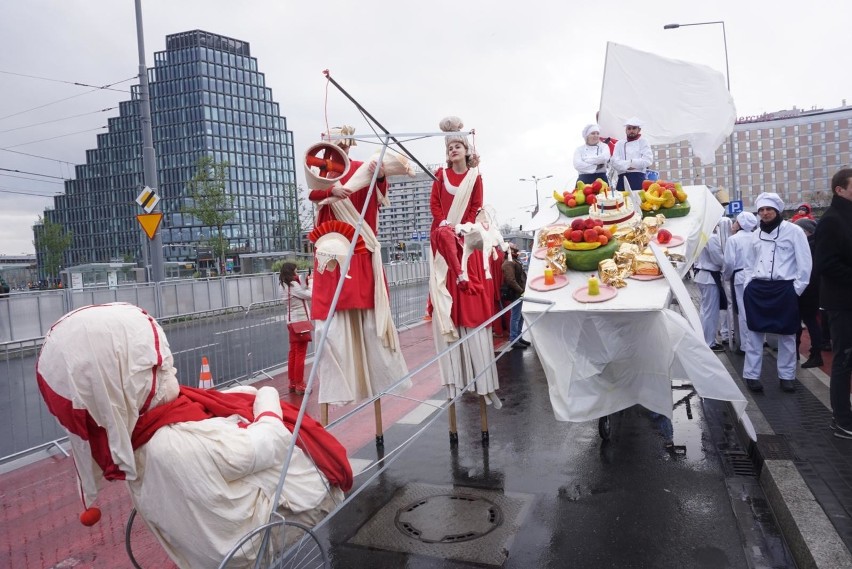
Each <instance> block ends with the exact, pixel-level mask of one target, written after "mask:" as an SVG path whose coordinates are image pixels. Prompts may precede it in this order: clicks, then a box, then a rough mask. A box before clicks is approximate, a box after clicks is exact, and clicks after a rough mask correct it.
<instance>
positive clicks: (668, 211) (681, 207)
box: [642, 200, 689, 218]
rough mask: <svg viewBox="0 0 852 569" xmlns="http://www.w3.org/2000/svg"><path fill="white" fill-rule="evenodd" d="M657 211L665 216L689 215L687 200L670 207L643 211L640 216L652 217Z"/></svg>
mask: <svg viewBox="0 0 852 569" xmlns="http://www.w3.org/2000/svg"><path fill="white" fill-rule="evenodd" d="M658 213H662V214H663V215H665V216H666V218H672V217H684V216H687V215H689V200H686V201H685V202H683V203H678V204H675V205H673V206H672V207H661V208H660V209H658V210H657V211H643V212H642V217H654V216H655V215H657V214H658Z"/></svg>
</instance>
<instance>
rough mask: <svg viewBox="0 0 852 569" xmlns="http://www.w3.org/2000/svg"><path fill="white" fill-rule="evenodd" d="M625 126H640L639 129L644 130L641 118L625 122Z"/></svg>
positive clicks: (631, 118)
mask: <svg viewBox="0 0 852 569" xmlns="http://www.w3.org/2000/svg"><path fill="white" fill-rule="evenodd" d="M624 126H638V127H639V128H642V119H640V118H639V117H630V118H629V119H627V120H626V121H624Z"/></svg>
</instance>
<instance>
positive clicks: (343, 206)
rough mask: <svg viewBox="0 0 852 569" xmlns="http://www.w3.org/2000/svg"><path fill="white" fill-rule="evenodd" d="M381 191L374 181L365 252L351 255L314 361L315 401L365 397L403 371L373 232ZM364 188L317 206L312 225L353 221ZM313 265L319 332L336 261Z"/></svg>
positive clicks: (383, 185)
mask: <svg viewBox="0 0 852 569" xmlns="http://www.w3.org/2000/svg"><path fill="white" fill-rule="evenodd" d="M361 164H362V163H361V162H358V161H354V160H353V161H351V162H350V168H349V170H348V172H347V173H346V175H345V176H344V177H343V178H342V179H341V180H340V184H341V185H345V184H346V182H347V181H348V180H349V178H350V177H352V175H353V174H354V173H355V171H356V170H358V168H359V167H360V166H361ZM386 192H387V182H385V181H381V182H377V183H376V188H375V191H374V192H373V193H372V195H371V196H370V202H369V203H368V204H367V209H366V211H365V213H364V224H363V225H362V227H361V236H362V237H363V239H364V243H365V245H366V247H367V250H368V252H366V253H363V254H356V255H353V257H352V260H351V262H350V264H349V271H348V274H347V275H346V281H345V283H344V285H343V289H342V290H341V293H340V298H339V300H338V303H337V307H336V310H335V314H334V316H333V317H332V321H331V326H330V327H329V331H328V341H327V342H326V347H325V351H324V352H323V354H322V356H321V357H320V358H318V359H317V361H316V362H315V365H317V366H318V368H317V373H318V376H319V378H320V386H319V402H320V403H329V404H341V405H342V404H346V403H351V402H353V401H359V400H362V399H367V398H369V397H373V396H374V395H375V394H376V393H379V392H381V391H382V390H384V389H386V388H387V387H388V386H390V385H392V384H393V383H395V382H396V381H398V380H399V379H400V378H401V377H403V376H405V375H407V374H408V367H407V366H406V364H405V360H404V359H403V357H402V351H401V349H400V345H399V335H398V333H397V330H396V326H395V325H394V323H393V319H392V315H391V310H390V300H389V297H388V289H387V283H386V282H385V274H384V269H383V268H382V259H381V254H380V248H381V244H380V243H379V240H378V238H377V237H376V228H377V227H378V217H379V207H381V205H386V204H388V203H389V202H388V200H387V198H386V196H385V194H386ZM368 193H369V186H368V187H364V188H360V189H358V190H356V191H354V192H353V193H352V194H350V195H349V197H348V198H346V199H342V200H339V201H335V202H333V203H330V204H327V205H322V206H319V212H318V214H317V220H316V225H317V226H319V225H321V224H322V223H324V222H326V221H330V220H339V221H344V222H346V223H348V224H350V225H352V226H357V224H358V221H359V218H360V214H361V210H362V209H363V207H364V204H365V203H366V200H367V194H368ZM331 195H332V194H331V188H328V189H325V190H312V191H311V192H310V194H309V199H310V200H311V201H312V202H314V203H318V202H320V201H322V200H324V199H325V198H328V197H331ZM315 266H316V268H317V270H316V271H315V272H314V284H313V303H312V305H311V311H312V317H313V319H314V320H317V321H318V322H317V325H316V330H317V331H318V332H319V333H322V330H323V328H324V326H325V320H326V319H328V316H329V314H328V312H329V308H330V306H331V301H332V299H333V298H334V291H335V290H336V288H337V283H338V280H339V279H340V265H336V266H335V267H334V268H333V269H328V268H326V269H325V270H323V271H322V272H321V271H320V270H319V269H320V268H319V265H318V264H315ZM405 387H406V386H405V385H402V386H400V388H399V389H404V388H405Z"/></svg>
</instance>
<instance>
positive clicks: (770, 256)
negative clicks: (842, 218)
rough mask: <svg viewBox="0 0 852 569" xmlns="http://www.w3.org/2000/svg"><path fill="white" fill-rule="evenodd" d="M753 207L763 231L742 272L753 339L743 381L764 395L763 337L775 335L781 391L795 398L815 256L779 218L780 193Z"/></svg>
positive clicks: (760, 199) (798, 232)
mask: <svg viewBox="0 0 852 569" xmlns="http://www.w3.org/2000/svg"><path fill="white" fill-rule="evenodd" d="M755 205H756V206H757V215H758V216H759V217H760V224H759V225H760V227H759V229H758V230H757V231H755V232H754V233H753V234H752V239H751V243H750V245H751V246H750V247H749V248H748V250H747V253H748V256H747V260H746V263H745V269H743V272H744V273H745V283H746V284H745V291H744V293H743V304H744V305H745V310H746V323H747V324H748V331H747V332H746V333H747V334H748V335H749V338H748V341H747V342H746V344H747V349H746V357H745V365H744V366H743V379H744V380H745V383H746V385H747V386H748V388H749V389H751V390H752V391H755V392H757V391H763V384H761V382H760V370H761V366H762V363H763V341H764V338H765V334H777V335H778V361H777V371H778V379H779V380H780V384H781V389H782V390H783V391H785V392H788V393H791V392H793V391H795V390H796V384H795V380H796V361H797V357H796V331H797V330H798V329H799V328H801V321H800V320H799V295H800V294H802V292H804V290H805V287H807V286H808V282H809V281H810V277H811V251H810V249H809V248H808V240H807V238H806V237H805V234H804V232H802V230H801V229H799V228H798V227H796V226H794V225H793V224H792V223H790V222H788V221H784V219H783V218H782V217H781V212H782V211H784V202H783V201H782V200H781V198H780V197H778V194H776V193H774V192H763V193H762V194H760V195H759V196H757V199H756V200H755ZM847 396H848V391H847Z"/></svg>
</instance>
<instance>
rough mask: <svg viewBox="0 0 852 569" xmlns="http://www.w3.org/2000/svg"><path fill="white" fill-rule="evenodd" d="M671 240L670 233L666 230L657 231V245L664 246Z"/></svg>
mask: <svg viewBox="0 0 852 569" xmlns="http://www.w3.org/2000/svg"><path fill="white" fill-rule="evenodd" d="M671 240H672V232H671V231H669V230H668V229H660V230H659V231H657V243H659V244H661V245H665V244H666V243H668V242H670V241H671Z"/></svg>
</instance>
